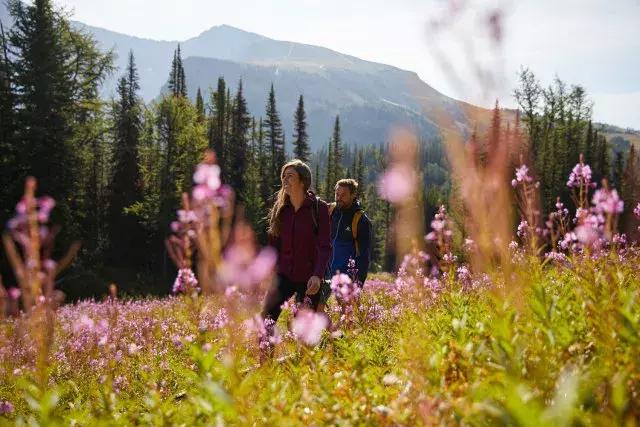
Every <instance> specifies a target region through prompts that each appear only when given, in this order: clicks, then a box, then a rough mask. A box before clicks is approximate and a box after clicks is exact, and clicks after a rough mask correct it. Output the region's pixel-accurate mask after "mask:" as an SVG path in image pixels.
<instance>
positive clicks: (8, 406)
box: [0, 400, 14, 415]
mask: <svg viewBox="0 0 640 427" xmlns="http://www.w3.org/2000/svg"><path fill="white" fill-rule="evenodd" d="M13 410H14V408H13V404H12V403H11V402H9V401H8V400H3V401H0V415H5V414H10V413H12V412H13Z"/></svg>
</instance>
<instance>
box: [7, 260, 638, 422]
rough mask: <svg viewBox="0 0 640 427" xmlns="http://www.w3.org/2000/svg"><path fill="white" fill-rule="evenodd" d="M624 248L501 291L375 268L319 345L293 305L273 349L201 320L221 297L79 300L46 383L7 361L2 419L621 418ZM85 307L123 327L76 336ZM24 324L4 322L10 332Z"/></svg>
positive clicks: (531, 266) (626, 301)
mask: <svg viewBox="0 0 640 427" xmlns="http://www.w3.org/2000/svg"><path fill="white" fill-rule="evenodd" d="M626 256H627V257H630V258H628V259H626V260H622V259H621V258H620V257H619V256H618V255H617V254H615V252H614V253H612V254H611V255H610V257H608V258H607V257H605V258H603V259H599V260H589V259H585V258H581V259H580V260H578V259H575V260H572V259H571V260H570V262H571V264H568V265H567V266H550V265H542V266H541V265H540V264H539V262H538V261H537V260H530V261H529V260H525V261H523V263H522V264H519V265H517V269H515V270H514V272H513V275H512V276H511V278H510V279H509V281H508V282H504V281H503V280H504V278H501V277H499V276H498V277H495V281H496V284H498V285H500V286H504V287H507V288H508V289H510V292H508V295H509V296H508V297H504V296H498V295H504V293H503V292H493V291H492V290H491V289H486V288H484V289H483V288H480V289H478V290H475V291H468V290H463V289H462V285H461V283H460V282H458V281H456V280H455V279H452V278H450V279H448V280H443V282H442V284H443V286H444V290H442V291H441V292H440V293H439V294H438V295H437V296H433V295H430V294H420V292H419V288H413V289H412V288H404V290H403V291H402V292H400V293H393V292H386V291H385V289H392V288H393V286H394V285H393V284H392V283H385V282H383V281H381V280H392V279H393V278H392V277H387V276H375V275H374V277H373V281H374V282H376V284H375V285H374V286H373V287H371V288H370V289H367V290H366V291H365V292H364V293H363V294H362V296H361V301H360V303H359V306H358V308H357V309H356V311H355V314H354V317H353V322H352V323H350V324H348V325H345V326H344V327H343V328H342V329H341V331H340V333H336V334H333V335H329V334H327V333H325V335H324V337H323V339H322V340H321V342H320V343H319V344H318V345H317V346H316V347H314V348H309V347H305V346H303V345H301V344H299V343H298V342H296V341H295V340H292V339H291V337H290V336H284V332H285V330H286V327H287V322H288V321H289V320H290V313H289V312H288V311H287V310H285V312H284V313H283V316H282V318H281V321H280V323H279V325H278V327H279V328H280V329H281V333H282V339H283V341H282V343H281V344H278V346H277V347H276V350H275V353H274V354H273V355H272V357H271V358H267V359H264V358H262V357H261V356H260V352H259V351H258V349H257V342H256V340H257V338H256V337H255V335H252V332H251V329H250V328H248V327H247V326H246V325H247V323H245V322H243V318H242V317H239V318H235V317H234V319H235V320H233V321H232V323H230V324H229V325H228V326H227V327H219V326H215V327H212V326H211V325H209V326H207V327H203V326H202V319H203V317H202V316H205V317H206V316H213V314H215V313H216V312H218V313H219V312H220V311H219V310H220V309H221V308H222V307H224V306H225V301H224V299H221V298H197V299H195V300H193V299H191V297H184V298H173V299H170V300H167V299H165V300H147V301H139V302H137V303H135V304H126V303H117V304H115V305H113V306H109V307H110V308H109V307H107V306H103V307H101V306H100V305H97V304H84V305H80V306H77V307H72V308H70V309H69V310H70V311H67V312H66V314H65V315H63V317H62V318H61V319H60V322H59V324H58V326H57V330H56V341H55V343H54V348H53V349H52V350H53V352H52V354H56V355H58V356H56V357H55V358H53V359H52V365H51V373H50V378H51V379H50V385H49V387H48V388H47V389H46V390H42V389H40V388H38V386H36V385H34V384H33V383H31V382H29V381H28V374H27V372H28V370H27V369H25V367H24V366H22V364H23V363H25V362H24V359H21V358H19V357H18V358H12V359H3V361H2V363H3V364H2V369H0V379H2V381H0V401H2V400H10V401H11V402H13V404H14V406H15V412H14V413H11V414H7V415H5V416H4V417H3V416H0V424H2V423H3V422H7V423H9V422H15V421H16V420H17V419H19V418H21V419H23V420H29V419H32V420H34V421H35V422H38V423H41V424H49V423H59V424H63V425H67V424H69V423H74V422H75V423H77V424H81V425H104V424H109V425H130V424H140V423H151V424H156V425H159V424H175V423H186V424H188V425H210V424H211V423H214V422H219V423H225V424H226V423H228V424H243V425H246V424H254V423H255V424H260V425H264V424H269V425H282V424H288V425H290V424H305V425H311V424H327V423H328V424H338V425H342V424H383V425H385V424H386V425H395V424H404V425H424V424H433V423H436V424H440V423H445V424H448V423H454V424H466V425H488V424H490V425H514V424H517V425H539V424H540V423H543V424H548V425H567V426H569V425H576V424H587V425H624V424H625V423H630V422H632V420H634V419H637V417H638V416H640V406H639V405H638V399H637V396H638V393H639V392H640V361H639V360H638V358H637V355H636V352H637V351H636V349H637V346H638V345H639V344H640V308H639V306H638V300H639V299H640V277H639V276H638V272H637V269H635V268H634V267H633V265H634V263H635V262H636V261H637V256H638V254H637V253H636V252H632V253H628V254H627V255H626ZM629 261H632V262H629ZM332 304H335V302H334V301H333V300H331V301H330V305H332ZM373 307H378V308H377V309H378V310H379V312H380V313H382V316H381V317H375V318H371V317H368V313H370V312H371V309H372V308H373ZM71 313H74V314H71ZM82 315H85V316H89V317H90V318H92V319H93V321H94V322H95V324H96V325H98V323H99V322H100V321H101V320H106V321H107V322H110V323H109V324H110V325H111V326H110V328H111V329H110V330H111V333H112V334H114V338H113V339H115V341H112V338H108V339H107V343H106V344H98V343H97V339H98V338H100V336H99V335H98V336H97V338H96V341H92V340H87V339H86V338H82V337H83V335H82V333H79V332H78V330H77V329H76V330H75V331H74V327H72V324H70V323H69V322H77V321H78V319H79V318H80V317H81V316H82ZM334 321H337V319H334ZM233 322H238V323H233ZM76 328H77V326H76ZM17 331H19V327H18V325H17V324H15V323H11V322H4V323H0V337H2V339H3V341H2V342H13V341H12V340H14V339H16V338H15V337H16V335H15V333H16V332H17ZM165 331H170V332H169V333H167V332H165ZM84 333H85V334H86V333H89V332H84ZM137 334H140V336H141V337H144V338H138V339H136V335H137ZM89 336H90V335H89ZM116 337H117V338H116ZM74 348H79V349H80V350H74ZM105 352H106V354H105ZM5 354H6V353H5ZM116 359H117V361H116ZM15 369H18V371H16V372H18V373H17V374H14V370H15ZM20 372H21V373H20Z"/></svg>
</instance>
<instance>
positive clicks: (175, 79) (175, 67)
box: [169, 44, 187, 97]
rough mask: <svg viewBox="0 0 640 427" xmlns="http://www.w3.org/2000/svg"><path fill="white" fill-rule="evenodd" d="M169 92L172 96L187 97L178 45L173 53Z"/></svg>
mask: <svg viewBox="0 0 640 427" xmlns="http://www.w3.org/2000/svg"><path fill="white" fill-rule="evenodd" d="M169 91H170V92H171V94H172V95H173V96H184V97H186V96H187V84H186V80H185V76H184V67H183V66H182V53H181V51H180V44H178V48H177V49H176V50H175V51H174V52H173V61H172V62H171V72H170V73H169Z"/></svg>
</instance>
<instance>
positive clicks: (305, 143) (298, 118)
mask: <svg viewBox="0 0 640 427" xmlns="http://www.w3.org/2000/svg"><path fill="white" fill-rule="evenodd" d="M306 120H307V115H306V113H305V111H304V99H303V97H302V95H300V98H299V99H298V108H297V109H296V114H295V117H294V129H295V133H294V134H293V137H294V141H293V146H294V150H293V153H294V155H295V157H296V158H297V159H300V160H302V161H303V162H305V163H308V162H309V155H310V151H309V135H308V134H307V121H306Z"/></svg>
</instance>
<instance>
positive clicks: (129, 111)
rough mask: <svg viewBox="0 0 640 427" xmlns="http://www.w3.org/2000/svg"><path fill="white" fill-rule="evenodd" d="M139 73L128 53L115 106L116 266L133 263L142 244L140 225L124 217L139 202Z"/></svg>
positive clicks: (112, 216) (112, 217)
mask: <svg viewBox="0 0 640 427" xmlns="http://www.w3.org/2000/svg"><path fill="white" fill-rule="evenodd" d="M139 89H140V84H139V78H138V72H137V69H136V65H135V58H134V56H133V52H130V53H129V62H128V65H127V73H126V75H125V76H123V77H122V78H121V79H120V81H119V83H118V100H117V101H116V102H115V104H114V106H113V123H114V138H113V140H114V146H115V149H114V155H113V162H112V163H113V165H114V169H113V177H112V180H111V188H110V200H109V218H108V221H109V227H110V235H111V239H112V240H111V251H110V252H111V258H112V260H113V261H115V262H116V263H121V262H122V261H132V257H131V253H134V252H135V251H131V250H130V249H131V248H132V246H135V245H136V244H137V243H139V242H140V235H141V233H140V232H139V230H138V227H137V222H136V220H135V219H134V218H132V217H131V216H127V215H125V213H124V211H125V208H128V207H130V206H131V205H133V204H134V203H135V202H136V201H137V200H139V199H140V197H141V194H140V185H139V183H140V179H141V177H140V171H139V169H138V163H139V162H138V143H139V138H140V132H141V129H142V118H141V109H140V101H139V99H138V95H137V91H138V90H139Z"/></svg>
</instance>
